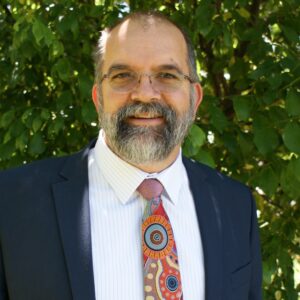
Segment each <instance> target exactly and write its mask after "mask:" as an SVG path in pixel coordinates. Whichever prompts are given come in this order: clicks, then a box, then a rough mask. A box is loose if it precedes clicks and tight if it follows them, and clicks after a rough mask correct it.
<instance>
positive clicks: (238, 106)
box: [233, 96, 254, 121]
mask: <svg viewBox="0 0 300 300" xmlns="http://www.w3.org/2000/svg"><path fill="white" fill-rule="evenodd" d="M253 101H254V99H253V98H252V97H249V96H236V97H234V98H233V108H234V111H235V113H236V115H237V118H238V120H239V121H247V120H248V118H249V117H250V113H251V111H252V109H253Z"/></svg>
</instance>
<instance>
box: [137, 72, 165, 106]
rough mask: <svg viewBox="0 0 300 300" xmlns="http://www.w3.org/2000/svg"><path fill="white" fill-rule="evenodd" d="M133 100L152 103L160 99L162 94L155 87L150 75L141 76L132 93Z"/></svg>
mask: <svg viewBox="0 0 300 300" xmlns="http://www.w3.org/2000/svg"><path fill="white" fill-rule="evenodd" d="M131 96H132V98H133V99H139V100H140V101H146V102H147V101H151V100H153V99H157V98H160V92H159V91H158V90H156V89H155V87H154V86H153V82H152V78H151V76H150V75H149V74H141V75H140V78H139V81H138V83H137V85H136V87H135V89H134V90H133V91H132V92H131Z"/></svg>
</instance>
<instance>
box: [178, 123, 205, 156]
mask: <svg viewBox="0 0 300 300" xmlns="http://www.w3.org/2000/svg"><path fill="white" fill-rule="evenodd" d="M205 139H206V135H205V133H204V131H203V130H202V129H201V128H200V127H198V126H197V125H196V124H193V125H192V127H191V128H190V130H189V134H188V136H187V137H186V139H185V142H184V145H183V153H184V154H185V155H186V156H188V157H192V156H195V155H196V154H197V153H198V151H199V150H200V147H201V146H202V145H203V144H204V142H205Z"/></svg>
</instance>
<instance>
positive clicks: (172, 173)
mask: <svg viewBox="0 0 300 300" xmlns="http://www.w3.org/2000/svg"><path fill="white" fill-rule="evenodd" d="M94 155H95V160H96V163H97V165H98V167H99V168H100V170H101V172H102V173H103V175H104V177H105V179H106V180H107V182H108V183H109V185H110V186H111V187H112V189H113V190H114V192H115V193H116V195H117V197H118V199H119V200H120V201H121V202H122V203H123V204H126V203H128V202H129V200H130V198H131V196H132V195H133V193H134V192H135V191H136V189H137V188H138V186H139V185H140V184H141V183H142V181H143V180H144V179H146V178H156V179H158V180H159V181H160V182H161V183H162V184H163V186H164V188H165V191H166V196H168V198H169V199H170V200H171V202H172V203H173V204H175V205H176V203H177V201H178V198H179V191H180V188H181V185H182V184H183V179H184V178H183V177H184V176H183V174H185V172H184V169H183V168H184V166H183V163H182V157H181V151H180V154H179V155H178V157H177V158H176V160H175V161H174V163H173V164H172V165H171V166H169V167H168V168H167V169H165V170H163V171H162V172H159V173H151V174H149V173H146V172H144V171H142V170H140V169H138V168H136V167H134V166H132V165H130V164H129V163H127V162H126V161H124V160H122V159H121V158H120V157H118V156H117V155H116V154H115V153H114V152H112V151H111V150H110V149H109V147H108V146H107V144H106V142H105V139H104V131H103V130H100V133H99V138H98V140H97V142H96V145H95V148H94Z"/></svg>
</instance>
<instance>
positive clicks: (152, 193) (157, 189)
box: [137, 179, 164, 200]
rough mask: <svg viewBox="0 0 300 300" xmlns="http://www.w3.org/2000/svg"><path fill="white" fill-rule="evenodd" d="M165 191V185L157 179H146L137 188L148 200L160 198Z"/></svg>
mask: <svg viewBox="0 0 300 300" xmlns="http://www.w3.org/2000/svg"><path fill="white" fill-rule="evenodd" d="M163 190H164V187H163V185H162V184H161V183H160V182H159V181H158V180H157V179H145V180H144V181H143V182H142V183H141V184H140V185H139V187H138V188H137V191H138V192H139V193H140V194H141V195H142V196H143V197H144V198H145V199H147V200H151V199H153V198H157V197H159V196H160V195H161V193H162V192H163Z"/></svg>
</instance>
